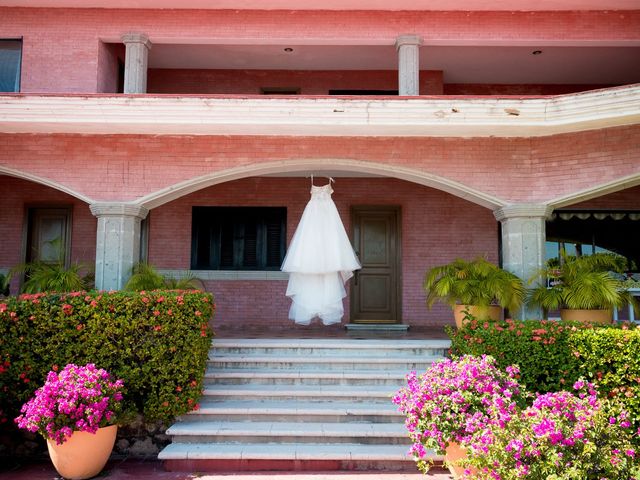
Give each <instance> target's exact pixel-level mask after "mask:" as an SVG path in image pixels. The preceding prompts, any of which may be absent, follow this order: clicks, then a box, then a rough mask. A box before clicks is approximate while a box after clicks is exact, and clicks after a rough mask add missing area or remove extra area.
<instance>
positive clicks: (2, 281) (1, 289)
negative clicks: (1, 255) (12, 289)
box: [0, 273, 11, 296]
mask: <svg viewBox="0 0 640 480" xmlns="http://www.w3.org/2000/svg"><path fill="white" fill-rule="evenodd" d="M10 280H11V279H10V278H9V275H5V274H4V273H0V296H7V295H9V282H10Z"/></svg>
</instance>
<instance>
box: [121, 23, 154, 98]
mask: <svg viewBox="0 0 640 480" xmlns="http://www.w3.org/2000/svg"><path fill="white" fill-rule="evenodd" d="M122 43H124V44H125V47H126V51H125V63H124V93H147V65H148V57H149V50H151V42H150V41H149V37H147V36H146V35H145V34H143V33H127V34H125V35H123V36H122Z"/></svg>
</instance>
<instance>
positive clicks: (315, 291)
mask: <svg viewBox="0 0 640 480" xmlns="http://www.w3.org/2000/svg"><path fill="white" fill-rule="evenodd" d="M332 193H333V189H332V188H331V183H329V184H327V185H324V186H322V187H316V186H314V185H312V186H311V200H309V203H308V204H307V206H306V207H305V209H304V212H303V213H302V218H301V219H300V224H299V225H298V228H297V229H296V232H295V233H294V234H293V238H292V240H291V244H290V245H289V249H288V251H287V255H286V256H285V258H284V262H283V263H282V271H283V272H288V273H289V285H288V286H287V293H286V295H287V296H288V297H290V298H291V299H292V301H293V303H292V304H291V309H290V310H289V318H290V319H291V320H294V321H295V322H296V323H298V324H301V325H309V323H310V322H311V320H313V318H314V317H320V319H321V320H322V323H324V324H325V325H331V324H334V323H340V321H341V320H342V316H343V314H344V306H343V304H342V299H343V298H344V297H345V296H346V291H345V288H344V283H345V282H346V281H347V280H348V279H349V278H351V277H352V276H353V271H354V270H357V269H359V268H361V265H360V262H359V261H358V258H357V257H356V254H355V253H354V251H353V247H352V246H351V243H350V242H349V237H347V232H345V230H344V226H343V225H342V221H341V220H340V215H339V214H338V209H337V208H336V205H335V203H333V200H332V199H331V194H332Z"/></svg>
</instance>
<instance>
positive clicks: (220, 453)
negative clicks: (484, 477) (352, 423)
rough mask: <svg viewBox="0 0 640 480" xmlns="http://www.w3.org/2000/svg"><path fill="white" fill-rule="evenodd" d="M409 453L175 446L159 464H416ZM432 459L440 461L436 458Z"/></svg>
mask: <svg viewBox="0 0 640 480" xmlns="http://www.w3.org/2000/svg"><path fill="white" fill-rule="evenodd" d="M408 451H409V447H408V446H407V445H362V444H345V443H341V444H335V445H332V444H324V443H322V444H315V443H305V444H298V443H291V444H287V443H282V444H265V443H255V444H254V443H246V444H240V445H239V444H235V443H216V444H211V443H172V444H170V445H168V446H167V447H166V448H165V449H164V450H163V451H162V452H160V454H159V455H158V458H159V459H160V460H186V459H191V460H195V459H200V460H205V459H221V460H235V459H256V460H276V459H277V460H369V461H407V462H412V463H413V459H412V458H411V457H410V456H409V454H408ZM432 458H434V459H435V460H441V458H439V457H437V456H435V455H433V456H432ZM414 468H415V467H414Z"/></svg>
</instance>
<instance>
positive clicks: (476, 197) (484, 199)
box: [136, 159, 507, 210]
mask: <svg viewBox="0 0 640 480" xmlns="http://www.w3.org/2000/svg"><path fill="white" fill-rule="evenodd" d="M327 171H343V172H358V173H365V174H370V175H379V176H384V177H390V178H397V179H399V180H405V181H408V182H412V183H417V184H420V185H424V186H426V187H431V188H435V189H438V190H442V191H444V192H447V193H450V194H452V195H455V196H456V197H460V198H463V199H465V200H468V201H470V202H472V203H475V204H477V205H480V206H482V207H485V208H488V209H491V210H495V209H497V208H500V207H502V206H504V205H506V204H507V202H505V201H504V200H502V199H500V198H497V197H494V196H492V195H489V194H486V193H484V192H481V191H480V190H477V189H474V188H472V187H469V186H467V185H464V184H462V183H459V182H456V181H453V180H450V179H447V178H445V177H440V176H438V175H433V174H430V173H427V172H423V171H420V170H416V169H411V168H406V167H398V166H395V165H386V164H380V163H373V162H363V161H358V160H349V159H301V160H293V161H289V160H287V161H281V162H268V163H260V164H253V165H247V166H242V167H237V168H230V169H226V170H221V171H218V172H213V173H209V174H206V175H203V176H200V177H195V178H192V179H189V180H185V181H183V182H180V183H177V184H175V185H172V186H170V187H167V188H164V189H161V190H158V191H156V192H153V193H151V194H149V195H146V196H144V197H142V198H140V199H138V201H137V202H136V203H138V204H139V205H141V206H144V207H146V208H148V209H152V208H156V207H159V206H160V205H163V204H165V203H167V202H170V201H172V200H175V199H177V198H180V197H182V196H184V195H187V194H189V193H193V192H195V191H197V190H201V189H203V188H206V187H210V186H212V185H217V184H220V183H224V182H229V181H233V180H239V179H241V178H246V177H252V176H256V175H273V174H278V173H294V172H309V173H313V174H314V175H317V174H322V172H327Z"/></svg>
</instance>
